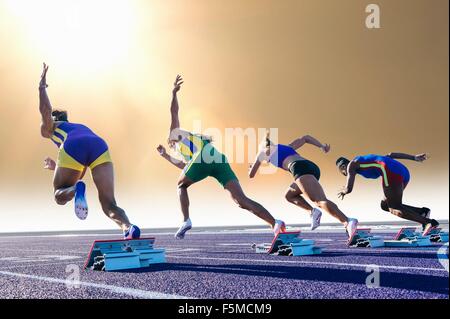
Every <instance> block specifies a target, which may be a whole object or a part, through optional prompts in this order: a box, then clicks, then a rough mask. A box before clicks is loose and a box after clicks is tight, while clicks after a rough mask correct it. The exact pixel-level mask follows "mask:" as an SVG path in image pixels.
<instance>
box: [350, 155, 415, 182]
mask: <svg viewBox="0 0 450 319" xmlns="http://www.w3.org/2000/svg"><path fill="white" fill-rule="evenodd" d="M353 161H356V162H358V164H359V168H358V169H357V170H356V173H357V174H359V175H361V176H364V177H365V178H371V179H377V178H378V177H380V176H381V177H382V180H383V185H384V186H385V187H391V186H402V187H403V188H405V187H406V185H408V182H409V179H410V175H409V171H408V169H407V168H406V166H405V165H403V164H402V163H400V162H398V161H396V160H394V159H393V158H391V157H389V156H381V155H374V154H369V155H363V156H357V157H355V158H354V159H353Z"/></svg>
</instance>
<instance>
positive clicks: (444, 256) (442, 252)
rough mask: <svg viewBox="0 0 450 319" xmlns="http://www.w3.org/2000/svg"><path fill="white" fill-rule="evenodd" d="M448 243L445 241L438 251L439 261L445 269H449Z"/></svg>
mask: <svg viewBox="0 0 450 319" xmlns="http://www.w3.org/2000/svg"><path fill="white" fill-rule="evenodd" d="M447 250H448V243H445V244H444V245H442V247H441V248H440V249H439V250H438V251H437V257H438V259H439V262H440V263H441V265H442V267H444V269H445V270H446V271H447V272H449V271H448V269H449V267H448V265H449V263H448V252H447Z"/></svg>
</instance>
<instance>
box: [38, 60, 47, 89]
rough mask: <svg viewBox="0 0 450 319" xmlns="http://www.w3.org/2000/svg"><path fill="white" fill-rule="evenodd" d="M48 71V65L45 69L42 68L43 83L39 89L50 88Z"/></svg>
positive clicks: (44, 66) (41, 82)
mask: <svg viewBox="0 0 450 319" xmlns="http://www.w3.org/2000/svg"><path fill="white" fill-rule="evenodd" d="M47 71H48V65H47V64H45V63H44V65H43V68H42V74H41V81H40V82H39V88H40V89H42V88H44V89H45V88H46V87H48V85H47Z"/></svg>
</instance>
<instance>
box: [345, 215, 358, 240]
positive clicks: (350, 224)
mask: <svg viewBox="0 0 450 319" xmlns="http://www.w3.org/2000/svg"><path fill="white" fill-rule="evenodd" d="M357 228H358V220H357V219H356V218H349V219H348V221H347V225H345V231H346V232H347V235H348V238H351V237H352V236H353V233H354V232H355V231H356V229H357Z"/></svg>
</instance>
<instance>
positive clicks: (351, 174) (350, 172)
mask: <svg viewBox="0 0 450 319" xmlns="http://www.w3.org/2000/svg"><path fill="white" fill-rule="evenodd" d="M358 168H359V164H358V162H356V161H351V162H350V163H349V164H348V167H347V185H346V186H345V187H344V188H343V189H342V190H341V191H340V192H339V193H338V197H339V198H340V199H344V196H345V195H347V194H350V193H351V192H352V191H353V186H354V185H355V177H356V170H357V169H358Z"/></svg>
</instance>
